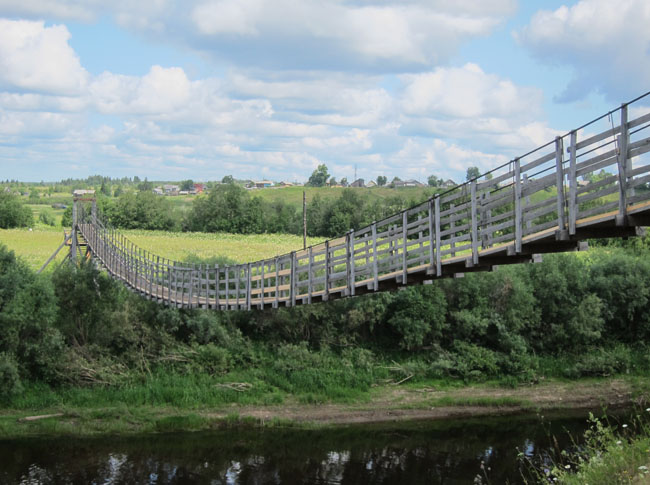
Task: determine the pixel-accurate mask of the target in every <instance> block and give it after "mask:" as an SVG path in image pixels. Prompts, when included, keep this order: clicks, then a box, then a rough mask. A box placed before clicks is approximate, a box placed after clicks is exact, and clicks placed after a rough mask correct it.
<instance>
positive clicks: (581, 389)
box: [0, 376, 650, 439]
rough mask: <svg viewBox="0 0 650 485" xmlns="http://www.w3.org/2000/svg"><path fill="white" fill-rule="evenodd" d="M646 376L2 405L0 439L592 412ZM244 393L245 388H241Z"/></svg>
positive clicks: (632, 391)
mask: <svg viewBox="0 0 650 485" xmlns="http://www.w3.org/2000/svg"><path fill="white" fill-rule="evenodd" d="M648 389H650V378H641V377H638V376H635V377H616V378H603V379H583V380H577V381H560V380H547V381H544V382H542V383H539V384H535V385H526V386H519V387H516V388H504V387H500V386H498V385H496V384H477V385H468V386H463V387H453V386H450V385H448V386H445V387H436V386H432V385H430V384H429V385H427V384H422V383H419V384H412V385H400V386H396V385H385V386H378V387H374V388H373V389H372V390H371V391H370V396H369V398H368V399H362V400H357V401H353V402H346V403H324V404H303V403H299V402H297V401H295V402H294V401H293V400H292V399H290V398H289V399H286V400H285V402H283V403H282V404H275V405H243V406H242V405H237V404H229V405H224V406H220V407H216V408H207V407H206V408H201V407H198V408H192V409H187V408H178V407H165V406H155V407H154V406H144V405H143V406H126V405H118V406H111V407H94V406H93V405H92V401H89V404H88V405H86V406H83V407H79V406H77V407H69V406H55V407H48V408H42V409H34V408H32V409H25V410H12V409H4V410H0V439H9V438H17V437H29V436H42V435H47V436H64V435H74V436H92V435H101V434H133V433H156V432H168V431H193V430H208V429H215V428H221V427H229V426H270V427H273V426H299V427H319V426H330V425H349V424H357V423H379V422H391V421H401V420H404V421H405V420H443V419H457V418H465V417H477V416H502V415H510V414H513V415H514V414H522V413H531V412H547V411H550V410H558V409H564V410H568V409H574V410H580V409H584V410H587V409H589V410H598V409H603V408H607V409H613V408H617V407H625V406H630V405H642V404H643V403H645V402H647V400H648V398H650V393H649V392H648ZM242 392H246V391H242Z"/></svg>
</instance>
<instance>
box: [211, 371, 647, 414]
mask: <svg viewBox="0 0 650 485" xmlns="http://www.w3.org/2000/svg"><path fill="white" fill-rule="evenodd" d="M634 402H635V397H634V394H633V392H632V389H631V386H630V385H629V384H628V383H627V382H625V381H624V380H622V379H611V380H607V381H598V382H571V383H558V382H553V383H544V384H538V385H534V386H526V387H519V388H516V389H504V388H500V387H464V388H459V389H452V390H436V389H432V388H427V387H423V388H416V387H405V388H402V387H385V388H379V389H377V390H376V392H374V393H373V398H372V399H371V400H370V402H367V403H361V404H322V405H311V404H299V403H293V404H292V403H285V404H283V405H280V406H245V407H238V406H233V407H231V408H229V409H228V410H226V411H223V412H219V413H208V415H209V416H210V417H214V418H220V417H225V416H226V415H227V414H231V413H238V414H239V415H240V416H241V417H253V418H256V419H259V420H261V421H268V420H272V419H283V420H290V421H295V422H302V423H321V424H351V423H372V422H385V421H398V420H405V419H445V418H459V417H469V416H481V415H491V416H496V415H505V414H517V413H522V412H530V411H531V410H549V409H561V408H566V409H598V408H600V407H603V406H607V407H608V408H612V407H620V406H625V405H630V404H633V403H634Z"/></svg>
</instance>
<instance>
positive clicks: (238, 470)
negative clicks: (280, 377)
mask: <svg viewBox="0 0 650 485" xmlns="http://www.w3.org/2000/svg"><path fill="white" fill-rule="evenodd" d="M586 418H587V413H586V412H581V413H578V414H575V413H574V414H572V415H567V414H563V415H562V414H555V415H549V416H544V417H543V419H542V418H540V417H539V416H517V417H512V416H511V417H501V418H480V419H477V418H473V419H463V420H446V421H420V422H407V423H391V424H381V425H355V426H349V427H339V428H335V429H331V428H330V429H322V430H300V429H290V428H285V429H278V428H267V429H227V430H219V431H210V432H195V433H189V432H188V433H173V434H154V435H146V436H130V437H102V438H90V439H89V438H84V439H79V438H65V439H62V438H59V439H50V438H48V439H38V438H30V439H21V440H4V441H0V482H1V483H3V484H4V483H11V484H14V483H25V484H41V483H45V484H49V483H56V484H58V483H75V484H76V483H79V484H104V483H174V484H182V483H205V484H226V483H233V484H234V483H252V484H275V483H286V484H307V483H314V484H330V483H331V484H339V483H341V484H364V483H373V484H374V483H381V484H389V483H390V484H393V483H395V484H419V483H422V484H456V483H459V484H460V483H462V484H465V483H470V484H472V483H488V482H487V480H486V475H487V478H488V479H489V483H492V484H501V483H522V482H523V479H522V470H521V468H522V467H521V464H520V463H521V460H520V459H519V458H518V454H519V453H520V452H521V453H524V454H526V455H528V456H530V457H532V458H533V459H535V460H537V459H538V457H539V456H544V455H547V454H548V453H549V451H550V450H551V447H552V446H553V445H552V443H553V440H552V439H551V437H552V436H554V437H555V439H556V440H557V443H558V445H559V447H565V446H571V440H573V439H579V438H580V436H581V435H582V432H583V431H584V430H585V429H586V427H587V421H586ZM481 467H483V469H484V471H483V470H482V469H481ZM477 476H479V477H480V478H481V480H482V481H478V479H477V478H476V477H477Z"/></svg>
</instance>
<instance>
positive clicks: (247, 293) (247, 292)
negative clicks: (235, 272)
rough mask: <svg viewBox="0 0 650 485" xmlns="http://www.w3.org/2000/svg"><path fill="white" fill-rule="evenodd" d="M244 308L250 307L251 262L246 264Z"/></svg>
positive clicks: (248, 308)
mask: <svg viewBox="0 0 650 485" xmlns="http://www.w3.org/2000/svg"><path fill="white" fill-rule="evenodd" d="M246 280H247V281H246V310H249V311H250V309H251V264H250V263H248V264H247V265H246Z"/></svg>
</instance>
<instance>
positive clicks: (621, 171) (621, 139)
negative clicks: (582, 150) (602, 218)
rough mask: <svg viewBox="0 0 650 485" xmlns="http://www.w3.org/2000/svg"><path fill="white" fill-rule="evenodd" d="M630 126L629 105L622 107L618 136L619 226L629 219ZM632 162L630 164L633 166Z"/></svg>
mask: <svg viewBox="0 0 650 485" xmlns="http://www.w3.org/2000/svg"><path fill="white" fill-rule="evenodd" d="M628 139H629V133H628V126H627V105H626V104H623V105H621V133H620V134H619V136H618V194H619V197H618V220H617V221H616V222H617V224H618V225H622V224H625V218H626V217H627V199H628V190H627V184H628V181H629V178H628V177H629V175H628V168H631V166H630V167H628V159H627V146H628ZM631 162H632V161H631V160H630V164H631Z"/></svg>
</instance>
